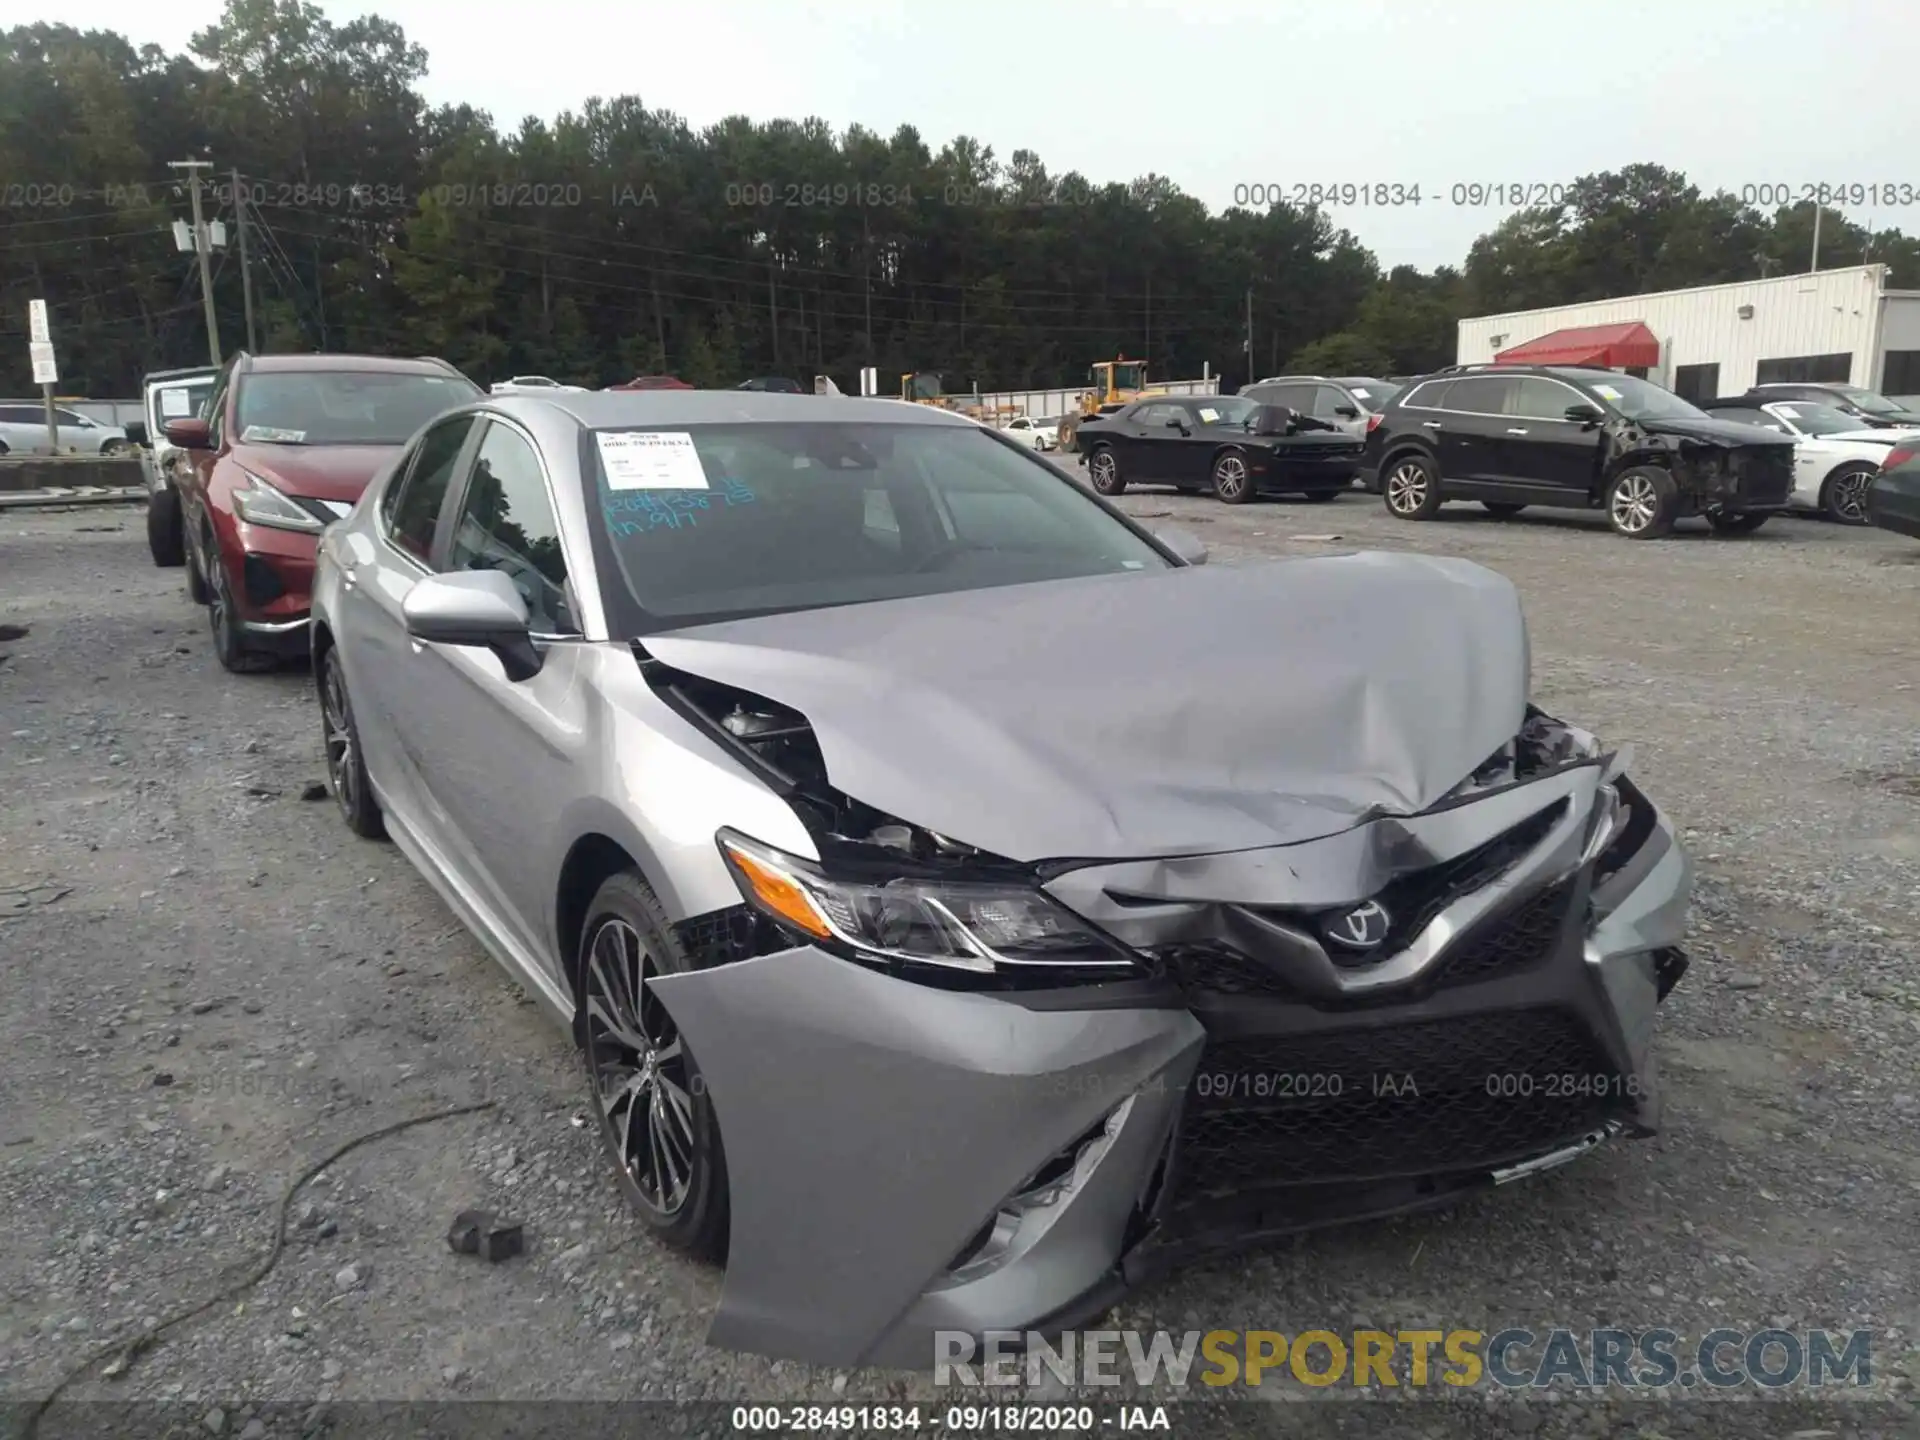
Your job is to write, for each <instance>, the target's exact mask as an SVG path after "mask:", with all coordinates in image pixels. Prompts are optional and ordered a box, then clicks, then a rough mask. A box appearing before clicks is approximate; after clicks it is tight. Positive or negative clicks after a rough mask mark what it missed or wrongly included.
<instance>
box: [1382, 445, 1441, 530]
mask: <svg viewBox="0 0 1920 1440" xmlns="http://www.w3.org/2000/svg"><path fill="white" fill-rule="evenodd" d="M1380 494H1381V497H1382V498H1383V499H1384V501H1385V502H1386V507H1387V513H1388V514H1389V515H1391V516H1393V517H1394V519H1396V520H1431V519H1432V518H1433V517H1434V515H1435V514H1436V513H1437V512H1438V511H1439V509H1440V507H1441V506H1442V505H1443V504H1445V503H1446V502H1445V501H1444V500H1443V499H1442V498H1441V494H1440V477H1439V476H1438V475H1436V474H1434V470H1433V462H1432V461H1430V460H1428V459H1427V458H1426V456H1424V455H1402V456H1401V457H1400V458H1399V459H1397V460H1395V461H1394V462H1393V464H1392V466H1391V467H1390V468H1388V469H1385V470H1383V471H1382V474H1381V479H1380Z"/></svg>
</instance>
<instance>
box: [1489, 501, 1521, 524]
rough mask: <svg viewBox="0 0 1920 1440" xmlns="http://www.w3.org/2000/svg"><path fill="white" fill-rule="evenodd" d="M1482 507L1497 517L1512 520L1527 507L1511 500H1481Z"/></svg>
mask: <svg viewBox="0 0 1920 1440" xmlns="http://www.w3.org/2000/svg"><path fill="white" fill-rule="evenodd" d="M1480 508H1481V509H1482V510H1485V511H1486V512H1487V513H1488V514H1489V515H1492V516H1494V517H1495V518H1496V519H1500V520H1511V519H1512V518H1513V517H1514V516H1515V515H1518V514H1519V513H1520V512H1521V511H1522V510H1524V509H1526V508H1527V507H1526V506H1524V505H1515V504H1514V503H1513V502H1512V501H1510V500H1482V501H1481V502H1480Z"/></svg>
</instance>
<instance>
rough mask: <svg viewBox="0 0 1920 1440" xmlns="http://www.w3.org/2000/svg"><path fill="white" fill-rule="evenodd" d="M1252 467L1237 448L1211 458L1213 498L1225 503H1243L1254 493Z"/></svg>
mask: <svg viewBox="0 0 1920 1440" xmlns="http://www.w3.org/2000/svg"><path fill="white" fill-rule="evenodd" d="M1256 493H1257V492H1256V490H1255V487H1254V483H1253V468H1252V467H1251V466H1250V465H1248V464H1247V457H1246V456H1245V455H1243V454H1241V453H1240V451H1238V450H1229V451H1227V452H1226V453H1225V454H1222V455H1216V456H1215V457H1214V460H1213V498H1214V499H1216V500H1218V501H1220V502H1221V503H1222V504H1225V505H1245V504H1247V503H1248V502H1249V501H1251V500H1253V499H1254V498H1255V495H1256Z"/></svg>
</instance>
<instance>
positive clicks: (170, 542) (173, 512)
mask: <svg viewBox="0 0 1920 1440" xmlns="http://www.w3.org/2000/svg"><path fill="white" fill-rule="evenodd" d="M147 551H148V553H149V554H151V555H152V556H153V563H154V564H155V565H158V566H159V567H160V568H161V569H162V570H177V569H179V568H180V567H181V566H182V565H184V564H186V563H187V537H186V536H185V535H184V534H182V533H181V530H180V497H179V495H178V494H176V493H175V492H174V491H172V490H156V491H154V492H153V493H152V494H151V495H149V496H148V497H147Z"/></svg>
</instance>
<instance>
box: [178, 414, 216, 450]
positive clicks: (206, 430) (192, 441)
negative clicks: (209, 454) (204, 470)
mask: <svg viewBox="0 0 1920 1440" xmlns="http://www.w3.org/2000/svg"><path fill="white" fill-rule="evenodd" d="M212 437H213V430H212V427H211V426H210V425H208V423H207V422H206V421H205V420H169V421H167V442H168V443H169V444H172V445H178V446H179V447H180V448H181V449H182V450H211V449H212V448H213V438H212Z"/></svg>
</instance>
